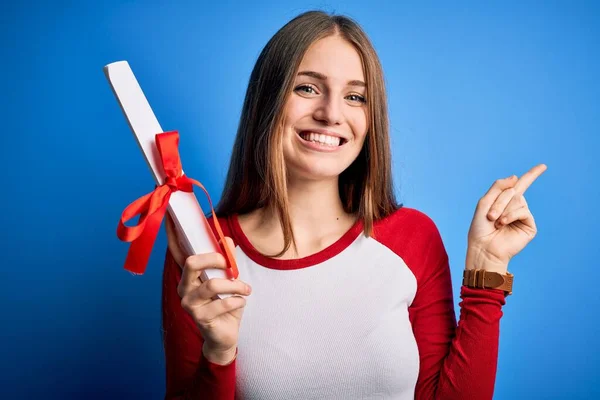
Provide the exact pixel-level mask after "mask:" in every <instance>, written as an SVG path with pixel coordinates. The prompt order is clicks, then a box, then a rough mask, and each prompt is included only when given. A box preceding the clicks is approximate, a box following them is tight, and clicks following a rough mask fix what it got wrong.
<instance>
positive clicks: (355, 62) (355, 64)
mask: <svg viewBox="0 0 600 400" xmlns="http://www.w3.org/2000/svg"><path fill="white" fill-rule="evenodd" d="M299 70H300V71H305V70H308V71H315V72H319V73H322V74H324V75H326V76H327V77H328V79H331V80H332V81H339V82H347V81H351V80H361V81H365V75H364V71H363V66H362V62H361V58H360V54H359V53H358V51H356V49H355V48H354V46H353V45H352V44H350V43H349V42H348V41H347V40H345V39H343V38H342V37H340V36H328V37H326V38H323V39H320V40H318V41H316V42H315V43H313V44H312V45H311V46H310V47H309V48H308V50H307V51H306V53H305V54H304V57H303V58H302V62H301V63H300V69H299Z"/></svg>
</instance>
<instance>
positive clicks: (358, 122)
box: [351, 109, 368, 142]
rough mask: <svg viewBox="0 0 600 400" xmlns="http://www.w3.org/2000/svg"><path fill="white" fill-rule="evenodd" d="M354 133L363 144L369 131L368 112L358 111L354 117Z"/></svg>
mask: <svg viewBox="0 0 600 400" xmlns="http://www.w3.org/2000/svg"><path fill="white" fill-rule="evenodd" d="M351 121H352V125H351V126H352V131H353V132H354V135H355V137H356V140H357V141H360V142H362V141H363V140H364V139H365V136H366V135H367V129H368V118H367V113H366V110H364V109H363V110H357V112H356V113H355V114H354V115H353V116H352V120H351Z"/></svg>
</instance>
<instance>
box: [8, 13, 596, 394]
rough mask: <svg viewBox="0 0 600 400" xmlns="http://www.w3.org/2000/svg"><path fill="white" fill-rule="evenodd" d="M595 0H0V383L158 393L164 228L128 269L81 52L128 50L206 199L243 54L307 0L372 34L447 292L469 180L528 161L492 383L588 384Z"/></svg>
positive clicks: (103, 101)
mask: <svg viewBox="0 0 600 400" xmlns="http://www.w3.org/2000/svg"><path fill="white" fill-rule="evenodd" d="M542 4H543V5H542ZM596 4H597V3H594V2H591V1H590V2H570V1H563V2H543V3H542V2H522V1H519V2H512V3H509V2H505V1H502V2H494V3H493V4H492V3H490V4H486V5H482V4H478V2H460V3H457V2H442V3H439V2H402V3H401V4H396V3H395V2H392V1H389V2H382V1H368V2H364V1H354V2H337V1H328V2H326V1H318V2H317V1H314V2H301V1H295V2H284V3H283V4H281V3H280V2H277V1H268V2H267V1H264V2H261V3H260V4H258V3H256V4H254V5H252V6H250V5H247V4H245V3H243V2H234V1H220V2H215V3H203V2H195V1H193V2H192V1H190V2H185V3H183V2H179V3H178V4H177V5H171V4H169V3H168V2H166V1H165V2H142V1H122V2H116V1H104V2H88V3H81V4H80V3H79V2H67V1H62V2H60V1H59V2H55V3H54V4H53V5H50V4H49V2H48V4H43V3H39V4H36V3H35V2H28V3H22V2H19V3H18V2H13V3H12V4H11V3H6V2H5V3H3V5H2V6H0V7H1V8H0V33H1V34H0V38H1V39H0V40H1V43H2V62H1V64H0V71H1V76H2V83H1V88H2V97H1V99H0V102H1V110H2V111H1V113H2V124H3V132H2V145H1V146H0V151H1V156H2V162H3V165H4V171H3V175H4V184H3V185H2V196H1V198H2V200H1V201H2V206H3V207H2V210H3V212H2V214H1V215H2V217H1V218H2V219H1V223H2V226H3V227H4V231H3V233H2V235H3V237H2V240H1V241H0V243H1V244H2V268H1V269H0V273H1V277H0V278H1V279H0V282H2V290H1V291H0V296H1V302H2V309H3V310H4V311H3V312H2V328H1V329H0V335H1V341H0V343H2V348H1V351H0V354H1V356H0V357H1V362H2V365H0V367H1V368H2V371H3V372H2V374H0V376H1V378H0V379H2V380H5V382H2V385H1V387H2V390H1V392H2V393H3V394H2V395H1V397H2V398H6V399H16V398H62V399H65V398H73V399H75V398H128V399H133V398H139V399H151V398H153V399H159V398H162V396H163V393H164V392H163V391H164V359H163V354H162V347H161V340H160V293H161V273H162V261H163V256H164V249H165V246H166V237H165V234H164V230H162V231H161V233H160V236H159V238H158V240H157V243H156V246H155V250H154V252H153V254H152V258H151V260H150V264H149V265H148V269H147V272H146V273H145V274H144V275H142V276H133V275H131V274H129V273H128V272H126V271H125V270H123V261H124V259H125V255H126V252H127V249H128V245H127V244H126V243H123V242H120V241H119V240H118V239H117V237H116V232H115V230H116V226H117V222H118V220H119V218H120V215H121V212H122V210H123V209H124V208H125V206H127V204H129V203H130V202H131V201H133V200H134V199H136V198H138V197H139V196H141V195H143V194H145V193H147V192H149V191H150V190H152V189H153V182H152V180H151V175H150V173H149V171H148V169H147V166H146V164H145V162H144V161H143V158H142V155H141V153H140V151H139V149H138V148H137V144H136V143H135V140H134V138H133V136H132V134H131V131H130V130H129V127H128V126H127V123H126V121H125V119H124V117H123V115H122V113H121V110H120V108H119V107H118V104H117V102H116V100H115V98H114V96H113V94H112V92H111V91H110V88H109V85H108V83H107V81H106V79H105V77H104V75H103V72H102V67H103V66H104V65H106V64H108V63H110V62H113V61H119V60H128V61H129V63H130V65H131V66H132V68H133V70H134V73H135V74H136V76H137V78H138V80H139V81H140V84H141V86H142V88H143V90H144V91H145V93H146V96H147V97H148V99H149V101H150V104H151V105H152V108H153V109H154V111H155V113H156V115H157V117H158V119H159V121H160V123H161V125H162V127H163V129H164V130H179V131H180V133H181V136H182V141H181V156H182V159H183V163H184V169H185V170H186V172H187V173H188V175H190V176H192V177H195V178H197V179H200V180H201V181H202V182H203V183H204V184H205V185H206V186H207V188H208V190H209V191H210V193H211V194H212V197H213V200H214V201H215V202H216V201H217V200H218V198H219V196H220V193H221V190H222V188H223V180H224V178H225V173H226V168H227V164H228V159H229V155H230V151H231V147H232V144H233V139H234V133H235V129H236V127H237V123H238V118H239V114H240V109H241V105H242V100H243V96H244V92H245V88H246V84H247V80H248V77H249V74H250V71H251V68H252V66H253V63H254V62H255V60H256V57H257V56H258V53H259V52H260V50H261V49H262V47H263V46H264V45H265V44H266V42H267V40H268V39H269V38H270V37H271V36H272V35H273V34H274V33H275V31H276V30H277V29H278V28H280V27H281V26H282V25H283V24H284V23H286V22H287V21H288V20H289V19H291V18H292V17H294V16H295V15H297V14H298V13H300V12H302V11H306V10H308V9H311V8H322V9H324V10H326V11H336V12H340V13H345V14H348V15H350V16H352V17H354V18H355V19H357V20H358V21H359V22H360V23H361V24H362V25H363V27H364V28H365V29H366V31H367V32H368V34H369V35H370V37H371V38H372V40H373V42H374V45H375V46H376V49H377V50H378V52H379V55H380V57H381V59H382V62H383V66H384V70H385V73H386V80H387V84H388V89H389V99H390V115H391V123H392V143H393V155H394V172H395V182H396V186H397V188H398V195H399V197H400V199H401V200H402V201H403V202H404V203H405V204H406V205H407V206H409V207H414V208H417V209H420V210H421V211H423V212H425V213H427V214H428V215H429V216H431V217H432V218H433V220H434V221H435V222H436V224H437V225H438V228H439V229H440V231H441V233H442V237H443V239H444V242H445V244H446V247H447V250H448V253H449V255H450V262H451V268H452V277H453V282H454V290H455V295H456V294H457V293H458V289H459V286H460V279H461V276H462V269H463V268H464V257H465V249H466V237H467V231H468V228H469V225H470V222H471V218H472V214H473V211H474V208H475V204H476V202H477V200H478V199H479V197H481V196H482V195H483V194H484V193H485V192H486V191H487V189H488V188H489V186H490V185H491V184H492V183H493V181H494V180H495V179H498V178H503V177H506V176H509V175H510V174H517V175H519V176H520V175H521V174H523V173H524V172H526V171H527V170H528V169H529V168H531V167H532V166H534V165H536V164H538V163H546V164H547V165H548V170H547V171H546V172H545V173H544V174H543V175H542V176H541V177H540V178H539V179H538V180H537V181H536V182H535V183H534V184H533V185H532V187H531V188H530V189H529V190H528V192H527V193H526V197H527V200H528V203H529V206H530V208H531V210H532V212H533V214H534V216H535V218H536V222H537V224H538V229H539V234H538V236H537V237H536V238H535V239H534V240H533V242H531V243H530V244H529V246H527V247H526V248H525V250H523V251H522V252H521V253H520V254H519V255H517V256H516V257H515V258H514V259H513V260H512V262H511V265H510V270H511V271H512V272H514V273H515V274H516V277H515V279H516V281H515V294H514V295H513V296H511V297H509V298H508V303H507V305H506V307H505V308H504V313H505V314H504V317H503V319H502V322H501V338H500V358H499V361H498V375H497V384H496V395H495V398H496V399H532V398H536V399H592V398H598V396H600V387H599V386H597V385H596V380H597V379H598V378H599V377H600V376H599V373H598V365H599V363H600V344H599V341H598V340H597V339H598V337H599V335H600V330H599V328H598V326H599V325H598V322H597V320H596V318H597V316H598V307H599V306H600V298H599V294H598V279H597V277H598V272H597V269H598V266H599V265H598V264H599V262H598V260H599V259H600V250H599V248H600V246H598V243H597V241H598V222H599V218H598V205H600V191H599V190H598V184H599V183H600V179H599V178H600V176H599V170H600V169H599V168H598V167H597V160H598V150H599V146H598V144H599V141H598V134H599V131H598V127H599V125H600V112H599V111H600V83H599V79H598V71H600V58H599V54H600V8H599V7H598V6H597V5H596ZM209 146H212V148H213V149H214V150H212V151H208V150H207V149H208V148H209ZM197 195H198V197H199V198H200V199H201V201H204V202H203V203H202V204H203V206H204V207H206V204H207V203H206V201H205V200H204V199H203V194H202V192H200V191H197ZM458 301H459V299H458V298H457V299H456V303H457V304H458ZM457 313H458V308H457Z"/></svg>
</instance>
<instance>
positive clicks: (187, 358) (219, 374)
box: [162, 250, 236, 400]
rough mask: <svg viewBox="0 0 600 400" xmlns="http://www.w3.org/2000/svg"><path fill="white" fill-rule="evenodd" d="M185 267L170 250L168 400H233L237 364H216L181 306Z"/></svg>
mask: <svg viewBox="0 0 600 400" xmlns="http://www.w3.org/2000/svg"><path fill="white" fill-rule="evenodd" d="M181 272H182V271H181V268H180V267H179V265H177V263H176V262H175V260H174V259H173V256H172V255H171V253H170V252H169V251H168V250H167V254H166V257H165V263H164V270H163V287H162V327H163V337H164V339H163V340H164V351H165V361H166V393H165V400H175V399H180V400H183V399H197V400H200V399H202V400H233V399H234V397H235V363H236V360H235V359H234V360H233V361H232V362H231V363H230V364H228V365H224V366H221V365H218V364H213V363H211V362H210V361H208V360H207V359H206V358H205V357H204V354H203V353H202V344H203V340H202V336H201V334H200V330H199V329H198V327H197V326H196V323H195V322H194V320H193V318H192V317H191V315H189V314H188V313H187V312H186V311H185V310H184V309H183V308H182V307H181V298H180V297H179V294H178V293H177V285H178V284H179V281H180V280H181Z"/></svg>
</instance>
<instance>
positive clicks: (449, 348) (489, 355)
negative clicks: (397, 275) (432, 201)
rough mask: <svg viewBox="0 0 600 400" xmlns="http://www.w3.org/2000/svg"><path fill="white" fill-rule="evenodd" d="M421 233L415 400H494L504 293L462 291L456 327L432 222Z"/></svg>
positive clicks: (412, 311) (413, 310)
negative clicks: (417, 365) (422, 240)
mask: <svg viewBox="0 0 600 400" xmlns="http://www.w3.org/2000/svg"><path fill="white" fill-rule="evenodd" d="M423 228H426V229H425V230H426V231H429V234H428V235H427V236H428V238H427V236H426V238H427V239H426V240H425V243H423V244H422V246H421V251H419V253H420V254H421V256H420V261H421V262H420V263H419V262H418V261H415V262H416V263H417V264H418V265H419V271H418V273H417V274H416V276H417V293H416V296H415V298H414V300H413V302H412V304H411V306H410V308H409V316H410V320H411V323H412V326H413V332H414V335H415V338H416V341H417V345H418V348H419V357H420V369H419V377H418V380H417V385H416V388H415V399H417V400H431V399H440V400H442V399H443V400H452V399H457V400H458V399H460V400H471V399H472V400H480V399H481V400H484V399H485V400H488V399H492V397H493V392H494V384H495V380H496V369H497V361H498V343H499V329H500V318H501V317H502V306H503V305H504V304H505V295H504V292H502V291H500V290H490V289H473V288H468V287H465V286H462V287H461V293H460V296H461V302H460V303H459V306H460V318H459V321H458V325H457V324H456V317H455V312H454V300H453V293H452V283H451V276H450V267H449V262H448V255H447V253H446V250H445V248H444V244H443V242H442V239H441V236H440V233H439V231H438V230H437V227H436V226H435V225H434V224H433V221H431V220H429V219H426V220H425V221H424V226H423ZM415 260H416V259H415Z"/></svg>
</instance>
